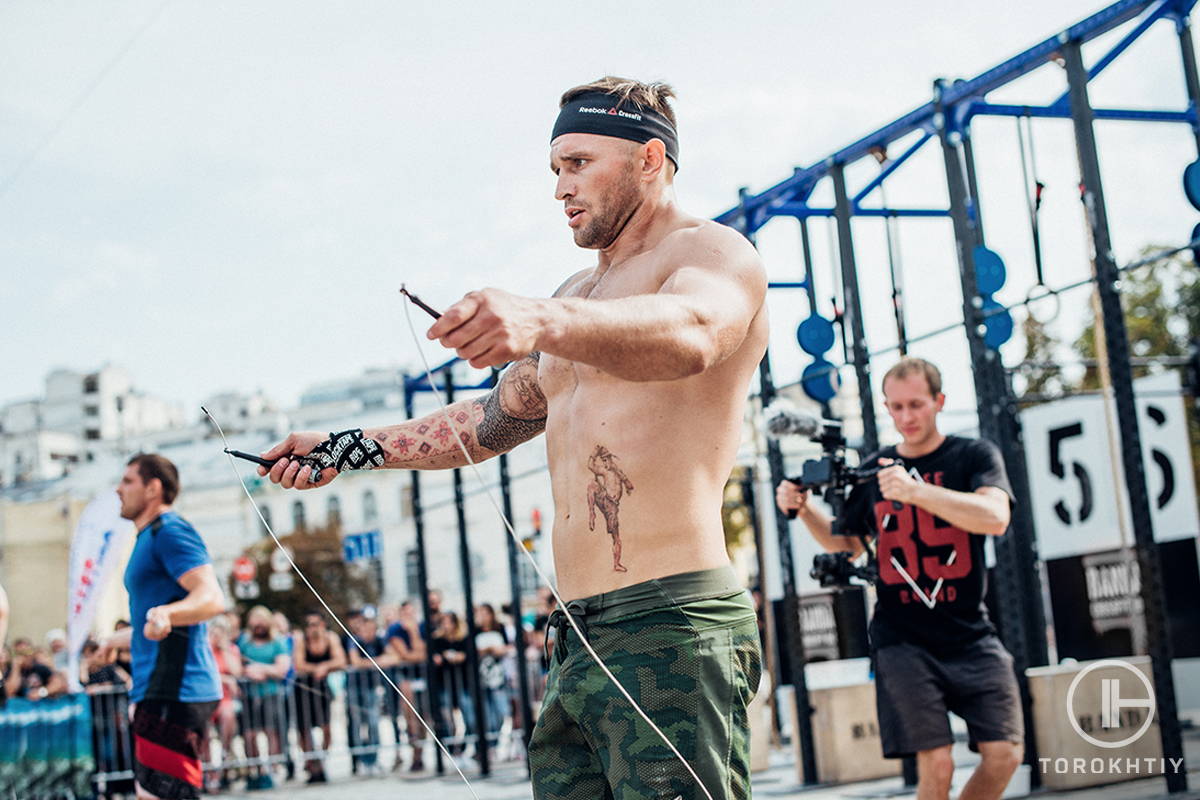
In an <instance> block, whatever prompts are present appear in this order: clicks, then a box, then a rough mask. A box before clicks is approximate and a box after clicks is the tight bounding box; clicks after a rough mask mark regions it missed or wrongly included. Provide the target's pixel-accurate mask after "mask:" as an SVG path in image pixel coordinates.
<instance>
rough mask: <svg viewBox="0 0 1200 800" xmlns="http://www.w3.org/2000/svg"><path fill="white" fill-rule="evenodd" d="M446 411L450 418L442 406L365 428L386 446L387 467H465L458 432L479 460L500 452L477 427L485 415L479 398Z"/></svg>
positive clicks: (448, 407)
mask: <svg viewBox="0 0 1200 800" xmlns="http://www.w3.org/2000/svg"><path fill="white" fill-rule="evenodd" d="M446 412H447V413H448V415H449V417H450V419H447V418H446V417H447V413H443V412H442V411H440V410H439V411H435V412H434V413H432V414H429V415H428V416H425V417H419V418H417V419H411V420H408V421H406V422H401V423H399V424H397V425H388V426H385V427H382V428H365V429H363V435H364V436H368V437H370V438H372V439H374V440H375V441H376V442H378V443H379V446H380V447H382V448H383V453H384V459H385V462H384V468H385V469H452V468H454V467H465V466H466V465H467V459H466V457H465V456H463V452H462V448H460V447H459V446H458V444H456V443H455V437H456V436H457V437H458V438H460V439H462V442H463V444H464V445H466V448H467V452H468V453H470V454H471V458H472V459H473V460H475V461H483V460H485V459H488V458H492V457H493V456H495V455H496V454H495V453H493V452H491V451H489V450H487V449H486V448H484V447H483V446H482V445H480V444H479V440H478V435H477V428H478V425H479V422H480V421H481V420H482V418H483V413H482V412H483V404H482V403H481V402H480V400H479V399H471V400H460V401H458V402H457V403H451V404H450V405H449V406H447V407H446ZM451 421H453V423H454V424H453V426H451Z"/></svg>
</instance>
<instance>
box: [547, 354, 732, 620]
mask: <svg viewBox="0 0 1200 800" xmlns="http://www.w3.org/2000/svg"><path fill="white" fill-rule="evenodd" d="M725 366H726V365H721V366H719V367H717V368H716V370H714V372H718V371H721V370H722V369H723V368H724V367H725ZM730 371H731V372H733V369H732V365H730ZM568 373H569V374H568ZM589 373H594V374H589ZM739 377H740V376H738V375H736V374H730V375H726V376H720V375H701V376H696V377H695V378H689V379H685V380H681V381H670V382H648V383H631V382H627V381H618V380H616V379H613V378H611V377H609V376H607V375H604V374H603V373H599V371H598V370H593V369H592V368H591V367H587V366H582V365H575V364H572V363H570V362H564V361H561V360H558V359H552V358H548V357H546V356H543V362H542V378H541V381H542V384H543V388H544V391H546V395H547V400H548V402H549V416H548V418H547V423H546V447H547V451H548V454H549V461H550V478H551V484H552V486H553V490H554V506H555V518H554V560H555V568H556V572H557V575H558V581H559V588H560V591H561V592H562V594H563V597H564V598H566V599H568V600H569V599H575V598H579V597H585V596H590V595H593V594H598V593H600V592H607V591H612V590H613V589H617V588H620V587H622V586H629V585H632V584H634V583H640V582H642V581H646V580H650V579H651V578H658V577H662V576H664V575H674V574H678V573H682V572H691V571H695V570H701V569H709V568H712V567H718V566H721V565H723V564H726V563H728V557H727V555H726V553H725V539H724V534H723V531H722V526H721V503H722V499H723V497H722V493H723V490H724V485H725V481H726V480H727V479H728V477H729V472H730V470H731V469H732V466H733V463H734V458H735V456H736V453H737V446H738V441H739V438H740V434H741V420H742V401H741V398H744V397H745V394H744V392H745V386H744V382H743V381H741V380H738V379H739ZM705 379H708V380H712V381H715V382H718V383H721V382H723V383H724V384H726V385H727V388H725V389H724V391H723V392H719V393H717V392H710V393H709V394H708V396H705V394H704V392H703V391H702V390H701V386H700V385H699V384H701V383H703V382H705ZM722 379H723V380H722ZM731 381H737V383H738V384H739V385H738V386H737V387H736V388H734V387H733V386H728V384H729V383H730V382H731ZM693 382H695V385H688V384H693ZM726 392H728V393H729V394H730V395H731V396H730V397H725V398H722V397H718V396H714V395H716V394H724V393H726ZM735 392H736V393H737V394H740V397H737V394H735ZM734 397H737V399H736V400H735V399H734Z"/></svg>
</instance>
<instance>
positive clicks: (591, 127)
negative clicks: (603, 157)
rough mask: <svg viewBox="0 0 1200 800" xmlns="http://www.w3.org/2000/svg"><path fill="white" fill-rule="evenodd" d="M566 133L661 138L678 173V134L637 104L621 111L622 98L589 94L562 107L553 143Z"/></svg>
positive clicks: (659, 116) (641, 141) (638, 139)
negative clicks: (630, 108)
mask: <svg viewBox="0 0 1200 800" xmlns="http://www.w3.org/2000/svg"><path fill="white" fill-rule="evenodd" d="M630 102H632V101H630ZM564 133H591V134H594V135H596V136H615V137H616V138H618V139H628V140H630V141H633V142H637V143H639V144H645V143H646V142H648V141H650V140H651V139H661V140H662V143H663V144H664V145H665V146H666V150H667V158H669V159H671V163H673V164H674V165H675V170H676V171H678V170H679V135H678V134H677V133H675V127H674V126H673V125H671V123H670V122H669V121H668V120H667V118H666V117H664V116H663V115H662V114H659V113H658V112H657V111H653V110H651V109H648V108H643V107H641V106H638V105H637V104H633V105H632V110H629V111H627V110H625V109H624V108H621V99H620V98H619V97H615V96H613V95H611V94H605V93H604V92H589V93H587V94H585V95H581V96H579V97H577V98H575V99H574V100H572V101H571V102H569V103H567V104H566V105H565V106H563V107H562V110H561V111H559V112H558V120H557V121H555V123H554V131H553V132H552V133H551V134H550V141H554V140H555V139H557V138H558V137H559V136H562V135H563V134H564Z"/></svg>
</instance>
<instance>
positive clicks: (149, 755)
mask: <svg viewBox="0 0 1200 800" xmlns="http://www.w3.org/2000/svg"><path fill="white" fill-rule="evenodd" d="M217 702H218V701H216V700H214V701H212V702H208V703H181V702H179V701H178V700H153V699H146V700H142V701H141V702H139V703H138V704H137V706H136V707H135V708H134V711H133V777H134V778H135V779H136V780H137V782H138V783H139V784H141V786H142V787H143V788H144V789H145V790H146V791H148V792H150V793H151V794H153V795H155V796H157V797H161V798H163V799H164V800H190V799H191V798H198V797H199V796H200V788H201V787H202V786H203V785H204V769H203V767H202V766H201V764H200V746H201V742H203V741H204V737H205V736H206V735H207V731H208V720H209V718H210V717H212V714H213V711H214V710H216V707H217Z"/></svg>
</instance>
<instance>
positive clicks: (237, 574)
mask: <svg viewBox="0 0 1200 800" xmlns="http://www.w3.org/2000/svg"><path fill="white" fill-rule="evenodd" d="M256 575H258V566H257V565H256V564H255V563H254V559H252V558H250V557H249V556H238V557H237V558H235V559H234V561H233V578H234V580H236V581H240V582H242V583H245V582H248V581H252V580H254V578H255V576H256Z"/></svg>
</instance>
